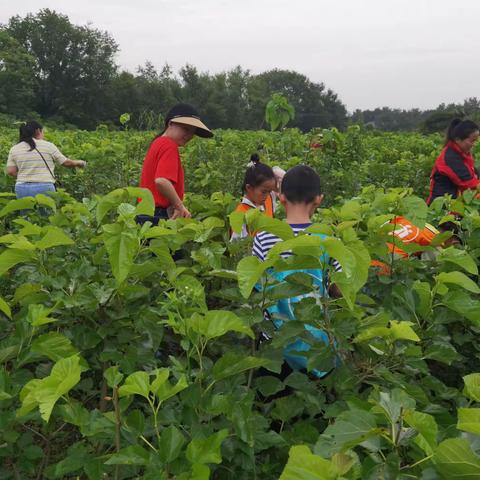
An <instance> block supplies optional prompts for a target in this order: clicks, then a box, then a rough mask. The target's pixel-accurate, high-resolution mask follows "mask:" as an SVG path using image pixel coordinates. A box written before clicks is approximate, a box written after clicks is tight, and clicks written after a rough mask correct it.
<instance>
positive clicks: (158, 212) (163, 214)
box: [135, 207, 168, 226]
mask: <svg viewBox="0 0 480 480" xmlns="http://www.w3.org/2000/svg"><path fill="white" fill-rule="evenodd" d="M160 220H168V213H167V209H166V208H162V207H155V212H154V214H153V217H152V216H151V215H137V217H136V218H135V221H136V222H137V223H138V224H139V225H143V224H144V223H145V222H152V225H153V226H157V225H158V222H159V221H160Z"/></svg>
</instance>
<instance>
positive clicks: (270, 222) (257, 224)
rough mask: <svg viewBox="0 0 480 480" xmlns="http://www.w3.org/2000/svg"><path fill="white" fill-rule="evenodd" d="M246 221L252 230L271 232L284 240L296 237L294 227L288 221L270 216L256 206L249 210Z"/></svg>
mask: <svg viewBox="0 0 480 480" xmlns="http://www.w3.org/2000/svg"><path fill="white" fill-rule="evenodd" d="M245 221H246V222H247V224H248V226H249V228H250V231H252V232H269V233H272V234H273V235H276V236H277V237H279V238H281V239H282V240H288V239H290V238H294V237H295V234H294V233H293V230H292V227H291V226H290V225H289V224H288V223H286V222H283V221H282V220H279V219H277V218H272V217H268V216H267V215H265V214H263V213H262V212H260V210H258V209H256V208H252V209H250V210H248V211H247V213H246V214H245Z"/></svg>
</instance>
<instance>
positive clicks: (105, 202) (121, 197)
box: [96, 187, 155, 224]
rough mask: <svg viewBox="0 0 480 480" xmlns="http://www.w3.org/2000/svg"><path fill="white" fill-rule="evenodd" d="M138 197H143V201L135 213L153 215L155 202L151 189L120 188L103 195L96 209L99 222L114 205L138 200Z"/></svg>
mask: <svg viewBox="0 0 480 480" xmlns="http://www.w3.org/2000/svg"><path fill="white" fill-rule="evenodd" d="M137 198H141V199H142V201H141V202H140V203H138V205H137V207H136V209H135V214H136V215H153V213H154V210H155V204H154V201H153V195H152V192H151V191H150V190H148V189H146V188H139V187H127V188H118V189H116V190H113V191H112V192H110V193H108V194H107V195H105V196H104V197H102V198H101V199H100V201H99V202H98V205H97V211H96V218H97V222H98V223H99V224H100V223H102V220H103V219H104V217H105V215H106V214H107V213H108V212H109V211H110V210H112V209H113V208H114V207H116V206H118V205H120V204H121V203H124V202H126V201H129V200H130V201H132V200H133V201H135V202H136V201H137Z"/></svg>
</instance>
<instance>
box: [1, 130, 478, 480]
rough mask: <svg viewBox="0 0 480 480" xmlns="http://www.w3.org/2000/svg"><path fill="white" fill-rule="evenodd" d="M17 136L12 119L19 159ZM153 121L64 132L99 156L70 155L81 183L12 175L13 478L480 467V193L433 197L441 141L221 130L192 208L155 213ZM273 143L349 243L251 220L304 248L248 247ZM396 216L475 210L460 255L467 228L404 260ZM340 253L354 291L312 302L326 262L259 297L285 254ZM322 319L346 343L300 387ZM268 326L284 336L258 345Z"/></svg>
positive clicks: (435, 220) (5, 306)
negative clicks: (148, 182) (293, 348)
mask: <svg viewBox="0 0 480 480" xmlns="http://www.w3.org/2000/svg"><path fill="white" fill-rule="evenodd" d="M16 135H17V133H16V131H15V130H14V129H4V130H2V132H1V134H0V155H1V156H2V158H4V159H6V157H7V154H8V150H9V148H10V147H11V145H13V143H14V142H15V141H16ZM153 136H154V133H153V132H146V133H145V132H136V131H133V130H128V129H127V130H126V131H122V132H110V131H108V130H107V129H106V128H102V127H99V128H98V129H97V130H96V131H95V132H86V131H73V130H69V131H61V130H52V131H49V130H48V129H47V131H46V138H47V140H50V141H53V142H54V143H55V144H56V145H57V146H58V147H59V148H60V149H61V150H62V151H63V152H64V153H65V154H66V155H68V156H69V157H71V158H74V159H82V160H86V161H87V162H88V165H87V168H86V169H85V170H84V171H76V172H72V171H62V169H61V168H59V169H58V172H59V178H60V182H61V186H62V189H61V190H60V191H58V192H55V193H53V194H51V195H50V196H44V195H39V196H37V197H36V198H35V199H33V198H26V199H21V200H16V199H15V197H14V195H13V194H12V187H13V182H12V180H11V179H9V178H7V177H4V176H2V177H1V178H0V185H1V186H2V188H1V190H2V193H0V229H1V231H0V312H1V313H0V365H1V367H0V478H2V479H8V480H10V479H15V480H18V479H21V480H23V479H42V478H46V479H69V478H72V479H89V480H101V479H115V480H117V479H122V480H123V479H145V480H147V479H148V480H159V479H163V480H167V479H170V480H173V479H176V480H208V479H218V480H220V479H232V478H235V479H237V480H252V479H258V480H270V479H272V480H273V479H278V478H280V479H281V480H334V479H338V480H340V479H348V480H356V479H361V480H365V479H372V480H373V479H375V480H376V479H378V480H380V479H404V480H406V479H423V480H434V479H449V480H450V479H466V478H471V479H474V478H480V346H479V343H478V335H479V334H480V286H479V279H478V267H479V265H480V213H479V212H480V200H478V199H475V198H474V196H475V195H474V192H468V193H466V194H465V195H464V196H463V197H462V198H460V199H458V200H454V201H451V200H449V199H439V200H438V201H435V202H434V203H433V204H432V206H430V207H427V205H426V204H425V202H424V199H425V198H426V196H427V193H428V177H429V173H430V170H431V168H432V165H433V162H434V160H435V158H436V156H437V155H438V153H439V150H440V149H441V145H442V139H441V137H440V136H437V135H432V136H421V135H419V134H414V133H412V134H391V133H376V132H373V131H364V130H362V129H360V128H359V127H357V126H352V127H350V128H349V129H348V131H346V132H345V133H341V132H338V131H336V130H335V129H333V130H323V131H313V132H312V133H310V134H302V133H300V132H299V131H297V130H284V131H282V132H271V133H270V132H263V131H258V132H237V131H230V130H225V131H218V132H216V135H215V138H214V139H212V140H201V139H195V140H194V141H192V142H191V144H189V145H188V147H186V149H185V151H184V154H183V158H184V165H185V172H186V174H185V176H186V179H187V181H186V190H187V191H188V192H189V195H188V198H187V206H188V208H189V209H190V211H192V213H193V218H192V219H179V220H175V221H172V220H169V221H166V222H164V223H163V224H161V225H159V226H158V227H153V228H148V226H144V227H140V226H138V225H137V224H136V223H135V216H136V215H137V214H139V213H151V212H152V211H153V201H152V198H151V195H150V194H149V193H148V192H145V191H143V190H141V189H139V188H138V186H137V185H138V178H139V172H140V168H141V162H142V160H143V156H144V154H145V151H146V149H147V148H148V144H149V142H150V141H151V139H152V138H153ZM254 152H259V154H260V156H261V158H262V160H263V161H265V162H267V163H269V164H271V165H272V166H273V165H280V166H282V167H284V168H288V167H290V166H292V165H295V164H297V163H306V164H309V165H311V166H312V167H313V168H315V169H316V171H317V172H318V173H319V174H320V176H321V179H322V185H323V189H324V191H325V203H324V205H322V206H324V208H322V209H321V210H320V211H319V212H318V213H317V214H316V216H315V224H314V226H313V227H311V231H312V232H322V233H327V234H328V238H326V239H322V238H321V237H319V236H315V235H312V236H305V235H301V236H299V237H297V238H291V236H292V235H291V232H290V231H289V230H288V229H285V225H284V224H283V223H282V222H281V220H271V221H267V220H265V219H264V218H262V217H261V216H259V215H257V214H256V212H253V214H250V215H248V218H246V221H248V222H249V223H250V224H251V225H252V228H253V229H255V230H258V229H266V230H268V231H272V232H274V233H276V234H277V235H279V236H281V237H282V239H284V241H285V242H288V243H285V248H289V249H292V251H293V252H294V253H295V255H294V256H293V257H291V258H290V259H289V260H288V261H286V260H283V259H282V258H281V257H280V256H279V255H278V253H273V254H272V256H271V259H270V261H269V262H268V264H261V263H259V261H257V259H255V258H253V257H251V256H249V249H250V242H251V240H244V241H242V242H236V243H230V242H229V230H230V228H231V227H233V228H237V224H238V223H239V221H240V222H241V221H242V220H243V218H242V219H241V218H238V216H235V215H233V216H232V215H231V212H232V210H233V208H234V206H235V202H236V201H238V199H239V197H240V195H241V192H240V191H239V189H240V185H241V182H242V178H243V174H244V171H245V168H246V164H247V162H248V161H249V157H250V155H251V154H252V153H254ZM65 170H66V169H65ZM138 197H142V198H143V201H142V202H141V203H137V201H136V200H137V198H138ZM452 211H454V212H457V213H459V214H461V217H454V216H453V215H451V214H449V212H452ZM396 214H399V215H404V216H406V217H407V218H410V219H411V220H412V221H413V222H414V223H415V224H417V225H419V226H422V225H423V224H425V222H429V223H432V224H434V225H439V224H441V223H446V222H453V223H456V224H457V228H458V230H459V232H460V233H459V238H460V242H459V243H457V244H455V245H454V246H450V247H448V248H443V247H442V246H441V245H442V243H443V241H445V240H446V239H447V238H448V237H449V235H450V234H449V233H448V232H447V233H445V234H442V235H441V236H440V237H439V238H437V239H436V241H435V243H434V244H433V245H432V246H431V247H424V248H423V250H424V255H422V256H421V257H419V256H416V255H412V256H411V257H410V258H408V259H399V258H396V257H395V256H392V255H391V254H389V253H388V250H387V247H386V242H387V241H388V240H389V239H391V237H390V236H389V232H390V231H391V228H389V227H388V225H385V223H386V222H387V221H388V220H389V219H391V218H392V216H393V215H396ZM280 216H281V213H280ZM402 248H403V247H402ZM405 248H406V247H405ZM175 252H180V255H176V256H175V258H178V259H176V260H174V259H173V254H174V253H175ZM322 252H327V253H328V254H329V255H330V256H332V257H334V258H336V259H337V260H338V261H339V262H340V264H341V265H342V267H343V271H342V272H340V273H333V274H332V281H334V282H335V284H336V285H337V286H338V287H339V288H340V290H341V293H342V296H341V297H340V298H338V299H333V298H329V297H320V298H318V296H317V297H312V296H310V295H308V294H309V293H311V292H312V291H313V289H314V287H313V286H312V282H311V278H309V276H308V275H305V274H295V275H292V276H290V277H288V280H287V282H285V283H284V284H282V285H279V286H278V288H272V289H266V290H263V291H262V292H258V291H256V290H255V288H254V286H255V284H256V283H257V282H258V281H260V280H261V279H262V278H263V279H265V278H267V279H269V281H270V282H272V281H273V280H272V279H271V278H270V275H269V271H268V270H267V268H266V267H272V268H275V269H282V268H283V269H295V268H296V267H297V268H305V266H316V265H317V266H318V262H319V260H318V259H319V256H320V254H321V253H322ZM371 259H377V260H381V261H383V262H385V263H387V264H388V265H389V267H390V269H391V274H390V275H379V274H378V272H377V271H375V270H372V269H371V268H370V267H369V265H370V260H371ZM303 294H305V298H304V299H303V300H302V301H301V302H300V303H299V304H298V305H297V307H296V316H297V319H298V320H297V321H291V322H289V323H287V324H286V325H285V326H284V327H283V328H281V329H280V330H274V328H273V326H272V324H270V323H269V322H266V321H264V319H263V314H262V312H263V310H264V308H265V307H267V306H268V305H270V304H272V303H273V302H275V301H277V300H278V299H280V298H287V297H291V296H294V295H303ZM305 323H309V324H311V325H313V326H317V327H319V328H322V329H323V330H324V331H325V332H326V333H327V335H328V337H329V338H330V340H331V341H330V344H329V345H325V344H321V345H319V344H315V345H314V347H313V348H312V349H311V350H310V351H309V352H307V353H305V356H306V357H307V363H308V370H313V369H315V368H316V369H321V370H331V373H330V374H329V375H328V376H327V377H326V378H325V379H323V380H318V379H316V378H314V377H313V376H312V375H309V374H308V372H307V373H300V372H294V373H291V374H290V375H289V376H288V377H287V378H286V379H285V380H283V381H282V380H279V378H278V376H276V374H278V372H279V371H280V369H281V365H282V349H283V345H285V344H286V343H289V342H291V341H292V339H294V338H304V339H305V340H306V341H308V340H309V335H310V334H309V333H308V331H306V330H305V329H304V324H305ZM262 331H264V332H266V333H268V334H269V335H270V336H271V338H272V340H271V341H268V342H263V343H261V344H259V343H258V342H257V338H258V336H259V334H260V332H262Z"/></svg>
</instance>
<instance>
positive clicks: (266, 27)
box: [0, 0, 480, 111]
mask: <svg viewBox="0 0 480 480" xmlns="http://www.w3.org/2000/svg"><path fill="white" fill-rule="evenodd" d="M40 8H51V9H55V10H57V11H58V12H62V13H64V14H66V15H68V16H69V17H70V20H71V21H72V22H73V23H77V24H86V23H91V24H92V25H93V26H95V27H97V28H100V29H103V30H107V31H109V32H110V33H111V34H112V35H113V37H114V38H115V40H116V41H117V42H118V44H119V45H120V52H119V54H118V58H117V62H118V64H119V65H120V66H121V67H123V68H126V69H128V70H130V71H132V72H133V71H135V70H136V67H137V66H138V65H140V64H143V63H144V62H145V61H146V60H150V61H151V62H152V63H153V64H154V65H155V66H157V67H161V66H162V65H163V64H165V63H166V62H167V63H169V64H170V65H171V66H172V67H174V68H175V69H178V68H179V67H181V66H182V65H184V64H185V63H187V62H188V63H190V64H192V65H195V66H196V67H198V68H199V69H200V70H208V71H210V72H211V73H214V72H219V71H223V70H228V69H230V68H232V67H234V66H236V65H241V66H242V67H244V68H246V69H250V70H251V71H252V72H253V73H258V72H262V71H265V70H269V69H272V68H284V69H292V70H296V71H298V72H301V73H303V74H305V75H307V76H308V77H309V78H310V79H311V80H313V81H315V82H324V83H325V84H326V86H327V87H329V88H331V89H333V90H334V91H335V92H337V93H338V94H339V96H340V98H341V99H342V100H343V102H344V103H345V104H346V105H347V108H348V109H349V110H350V111H353V110H354V109H356V108H362V109H366V108H374V107H378V106H391V107H400V108H413V107H419V108H430V107H435V106H437V105H438V104H439V103H442V102H445V103H450V102H461V101H463V99H464V98H467V97H471V96H477V97H480V52H479V47H480V0H463V1H461V0H457V1H455V0H128V1H127V0H61V1H60V0H42V1H41V2H39V1H38V0H22V1H21V2H19V1H18V0H15V1H13V0H0V23H5V22H6V21H7V20H8V18H9V17H10V16H12V15H16V14H20V15H25V14H26V13H29V12H36V11H38V10H39V9H40Z"/></svg>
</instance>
